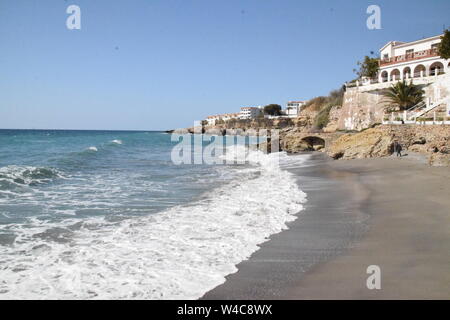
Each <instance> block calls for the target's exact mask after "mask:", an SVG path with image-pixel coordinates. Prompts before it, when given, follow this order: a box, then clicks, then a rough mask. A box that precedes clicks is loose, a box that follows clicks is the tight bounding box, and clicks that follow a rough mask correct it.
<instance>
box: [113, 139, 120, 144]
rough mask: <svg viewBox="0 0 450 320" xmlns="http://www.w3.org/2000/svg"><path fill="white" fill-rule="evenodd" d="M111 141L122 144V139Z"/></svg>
mask: <svg viewBox="0 0 450 320" xmlns="http://www.w3.org/2000/svg"><path fill="white" fill-rule="evenodd" d="M111 143H113V144H122V140H119V139H114V140H112V141H111Z"/></svg>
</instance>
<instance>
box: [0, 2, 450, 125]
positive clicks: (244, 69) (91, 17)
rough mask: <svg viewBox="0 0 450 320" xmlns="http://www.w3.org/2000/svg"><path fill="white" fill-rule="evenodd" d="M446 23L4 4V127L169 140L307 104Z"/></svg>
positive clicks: (352, 5) (344, 6)
mask: <svg viewBox="0 0 450 320" xmlns="http://www.w3.org/2000/svg"><path fill="white" fill-rule="evenodd" d="M70 5H77V6H79V8H80V10H81V29H80V30H69V29H68V28H67V26H66V20H67V18H68V17H69V16H70V14H67V13H66V9H67V7H68V6H70ZM369 5H378V6H379V7H380V9H381V29H378V30H369V29H368V28H367V26H366V20H367V18H368V17H369V16H370V14H367V12H366V10H367V7H368V6H369ZM449 13H450V1H448V0H428V1H417V0H408V1H404V0H396V1H392V0H390V1H380V0H372V1H365V0H354V1H342V0H334V1H331V0H330V1H326V0H314V1H300V0H240V1H237V0H114V1H113V0H109V1H105V0H95V1H93V0H66V1H64V0H46V1H42V0H34V1H32V0H30V1H23V0H0V128H17V129H98V130H103V129H104V130H166V129H172V128H181V127H187V126H191V125H193V123H194V121H195V120H201V119H204V118H205V117H206V116H208V115H213V114H218V113H229V112H238V111H239V109H240V107H241V106H253V105H266V104H270V103H277V104H280V105H283V106H284V105H285V104H286V102H287V101H289V100H308V99H311V98H313V97H315V96H319V95H326V94H328V92H329V91H331V90H333V89H337V88H339V87H341V86H342V84H343V83H344V82H345V81H348V80H352V79H354V78H355V74H354V72H353V69H354V68H356V62H357V61H358V60H361V59H362V58H363V57H364V56H365V55H369V54H370V52H371V51H374V52H375V53H378V50H379V48H381V47H382V46H383V45H384V44H385V43H387V42H389V41H391V40H398V41H413V40H417V39H421V38H424V37H430V36H434V35H438V34H440V33H442V31H443V28H444V26H446V27H450V15H449Z"/></svg>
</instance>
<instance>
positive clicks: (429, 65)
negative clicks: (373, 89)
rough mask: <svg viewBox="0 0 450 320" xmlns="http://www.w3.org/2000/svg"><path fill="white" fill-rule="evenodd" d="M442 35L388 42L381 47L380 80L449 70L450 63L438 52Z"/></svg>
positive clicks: (405, 77)
mask: <svg viewBox="0 0 450 320" xmlns="http://www.w3.org/2000/svg"><path fill="white" fill-rule="evenodd" d="M441 36H442V35H438V36H434V37H430V38H425V39H420V40H416V41H412V42H400V41H390V42H388V43H387V44H386V45H384V46H383V47H382V48H381V49H380V71H379V75H378V81H379V82H388V81H395V80H403V79H410V78H422V77H428V76H434V75H440V74H443V73H445V72H448V71H449V69H450V63H449V62H448V61H447V60H445V59H442V58H441V57H440V56H439V55H438V53H437V46H438V45H439V43H440V42H441Z"/></svg>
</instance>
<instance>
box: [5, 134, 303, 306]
mask: <svg viewBox="0 0 450 320" xmlns="http://www.w3.org/2000/svg"><path fill="white" fill-rule="evenodd" d="M176 144H177V142H172V141H171V136H170V135H169V134H166V133H162V132H140V131H75V130H0V299H11V298H25V299H44V298H46V299H48V298H51V299H60V298H68V299H133V298H135V299H162V298H163V299H183V298H187V299H192V298H198V297H200V296H201V295H202V294H204V293H205V292H206V291H207V290H210V289H212V288H214V287H215V286H217V285H218V284H220V283H222V282H223V281H224V276H226V275H227V274H229V273H232V272H235V271H236V268H235V265H236V264H237V263H239V262H240V261H242V260H244V259H246V258H248V256H249V255H250V254H251V253H252V252H254V251H256V250H257V249H258V246H257V245H258V244H260V243H262V242H264V241H266V240H267V237H268V236H270V235H271V234H273V233H276V232H279V231H281V230H282V229H283V228H285V227H286V222H288V221H291V220H293V219H295V218H296V213H298V212H299V211H300V210H301V208H302V205H301V203H303V202H304V201H305V195H304V194H303V193H302V192H301V190H300V189H299V187H298V184H297V183H296V181H295V179H294V177H293V176H292V175H291V174H290V173H289V172H288V171H286V170H284V169H283V167H282V165H283V163H288V162H289V159H288V158H289V157H287V156H286V155H282V154H280V156H281V157H282V160H281V164H282V165H281V166H280V165H279V164H278V162H276V163H275V162H274V161H273V160H274V159H272V158H273V157H272V156H271V155H263V154H261V153H258V152H250V153H249V156H248V161H247V162H246V163H245V164H240V165H237V164H231V165H230V164H229V165H204V164H199V165H191V164H182V165H176V164H174V163H173V162H172V161H171V157H170V155H171V151H172V149H173V147H174V146H175V145H176ZM299 159H300V158H297V160H296V161H297V162H298V161H300V160H301V159H300V160H299ZM302 161H303V160H302Z"/></svg>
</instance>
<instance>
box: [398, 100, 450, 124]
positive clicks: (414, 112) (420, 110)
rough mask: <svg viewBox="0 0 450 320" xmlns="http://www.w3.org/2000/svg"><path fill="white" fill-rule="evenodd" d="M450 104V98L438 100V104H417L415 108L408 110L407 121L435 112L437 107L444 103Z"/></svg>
mask: <svg viewBox="0 0 450 320" xmlns="http://www.w3.org/2000/svg"><path fill="white" fill-rule="evenodd" d="M446 102H447V103H450V97H445V98H442V99H441V100H438V101H437V102H432V103H430V105H428V106H427V104H426V103H425V102H424V101H422V102H419V103H418V104H416V105H415V106H414V107H412V108H410V109H408V111H407V119H408V120H415V119H416V118H417V117H420V116H422V115H424V114H425V113H427V112H428V111H431V110H433V109H434V108H436V107H439V106H440V105H442V104H444V103H446Z"/></svg>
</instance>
